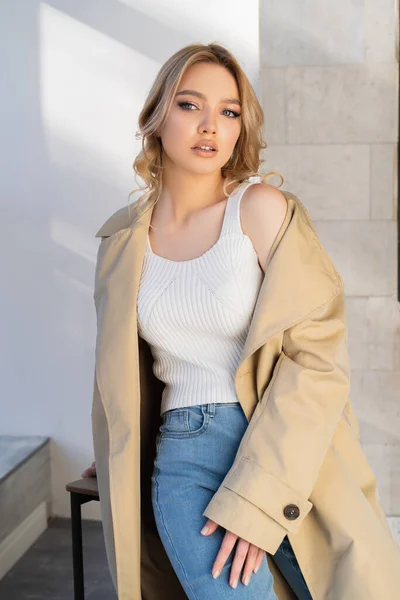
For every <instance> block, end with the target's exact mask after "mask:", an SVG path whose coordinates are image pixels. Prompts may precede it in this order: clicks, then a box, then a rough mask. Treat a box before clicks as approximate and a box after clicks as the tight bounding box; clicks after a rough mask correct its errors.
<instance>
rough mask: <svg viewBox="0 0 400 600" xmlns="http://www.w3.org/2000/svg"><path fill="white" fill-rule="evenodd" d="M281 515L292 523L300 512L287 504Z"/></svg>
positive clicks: (295, 507) (293, 505) (292, 505)
mask: <svg viewBox="0 0 400 600" xmlns="http://www.w3.org/2000/svg"><path fill="white" fill-rule="evenodd" d="M283 514H284V515H285V517H286V518H287V519H289V521H294V519H297V517H298V516H299V515H300V510H299V507H298V506H296V505H295V504H288V505H287V506H285V508H284V509H283Z"/></svg>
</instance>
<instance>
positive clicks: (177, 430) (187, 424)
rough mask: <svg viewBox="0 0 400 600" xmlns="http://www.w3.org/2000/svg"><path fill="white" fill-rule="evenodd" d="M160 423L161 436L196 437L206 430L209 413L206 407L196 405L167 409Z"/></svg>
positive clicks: (174, 437) (171, 437)
mask: <svg viewBox="0 0 400 600" xmlns="http://www.w3.org/2000/svg"><path fill="white" fill-rule="evenodd" d="M162 419H163V422H162V424H161V425H160V434H161V437H162V438H164V439H165V438H170V439H180V438H184V439H186V438H191V437H197V436H199V435H201V434H202V433H204V432H205V431H206V430H207V427H208V423H209V419H210V415H209V414H208V412H206V407H205V406H204V407H203V406H201V405H197V406H189V407H186V408H174V409H172V410H167V411H166V412H165V413H164V414H163V416H162Z"/></svg>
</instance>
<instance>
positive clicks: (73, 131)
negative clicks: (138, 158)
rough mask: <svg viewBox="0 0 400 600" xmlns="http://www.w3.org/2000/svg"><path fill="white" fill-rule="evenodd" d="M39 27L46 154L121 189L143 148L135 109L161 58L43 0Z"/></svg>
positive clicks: (130, 182)
mask: <svg viewBox="0 0 400 600" xmlns="http://www.w3.org/2000/svg"><path fill="white" fill-rule="evenodd" d="M39 29H40V35H39V41H40V49H39V56H40V75H39V77H40V99H41V118H42V124H43V131H44V134H45V139H46V144H47V149H48V152H49V157H50V159H51V160H53V161H54V162H55V163H57V164H59V165H60V166H63V167H66V168H67V169H69V170H73V171H75V172H79V173H82V175H83V176H85V175H87V176H90V177H91V178H92V177H96V178H98V179H100V180H101V181H105V182H108V183H110V184H111V185H112V186H113V188H115V187H117V188H118V187H119V188H120V189H122V190H123V191H124V192H126V190H127V189H128V188H129V187H131V188H132V185H131V184H132V182H133V170H132V162H133V159H134V156H135V155H136V154H137V152H138V151H139V150H140V140H135V138H134V135H135V131H136V128H137V116H138V113H139V111H140V109H141V107H142V105H143V101H144V94H145V93H146V89H147V88H148V87H149V85H150V82H151V81H152V80H153V78H154V76H155V75H156V73H157V71H158V69H159V65H158V64H156V63H155V62H154V61H152V60H149V59H148V58H147V57H146V56H143V55H142V54H141V53H140V52H136V51H134V50H132V49H131V48H128V47H127V46H126V45H124V44H122V43H120V42H118V40H115V39H111V38H110V37H108V36H106V35H104V34H103V33H100V32H99V31H96V30H95V29H92V28H91V27H88V26H87V25H86V24H83V23H81V22H79V21H77V20H75V19H73V18H71V17H70V16H68V15H65V14H64V13H62V12H60V11H59V10H57V9H55V8H54V7H51V6H49V5H47V4H44V3H42V4H41V5H40V11H39ZM135 187H136V186H135Z"/></svg>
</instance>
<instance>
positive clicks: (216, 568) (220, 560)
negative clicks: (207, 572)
mask: <svg viewBox="0 0 400 600" xmlns="http://www.w3.org/2000/svg"><path fill="white" fill-rule="evenodd" d="M237 539H238V537H237V535H235V534H234V533H231V532H230V531H227V532H226V533H225V535H224V539H223V540H222V544H221V548H220V549H219V552H218V554H217V558H216V559H215V561H214V564H213V568H212V576H213V577H214V579H215V578H216V577H218V575H219V574H220V573H221V571H222V569H223V567H224V565H225V563H226V561H227V558H228V557H229V555H230V553H231V552H232V548H233V547H234V545H235V543H236V540H237Z"/></svg>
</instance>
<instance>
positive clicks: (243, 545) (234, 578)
mask: <svg viewBox="0 0 400 600" xmlns="http://www.w3.org/2000/svg"><path fill="white" fill-rule="evenodd" d="M249 546H250V543H249V542H246V540H244V539H242V538H239V539H238V543H237V546H236V551H235V556H234V559H233V562H232V567H231V573H230V578H229V585H231V586H232V587H233V588H236V587H237V584H238V581H239V577H240V571H241V570H242V567H243V565H244V561H245V560H246V557H247V552H248V550H249Z"/></svg>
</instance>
